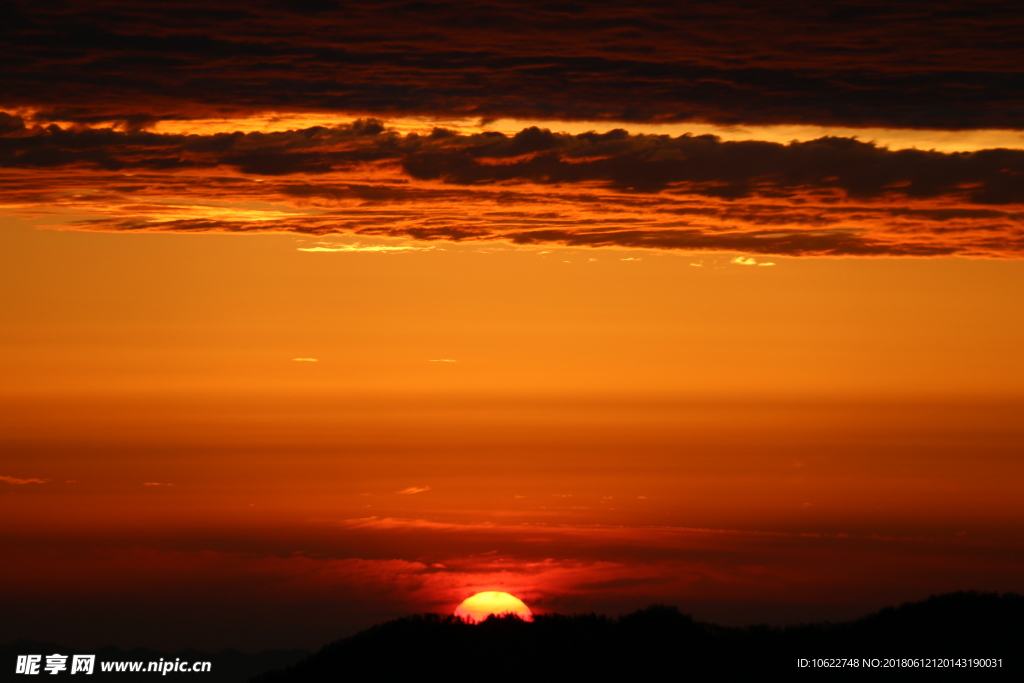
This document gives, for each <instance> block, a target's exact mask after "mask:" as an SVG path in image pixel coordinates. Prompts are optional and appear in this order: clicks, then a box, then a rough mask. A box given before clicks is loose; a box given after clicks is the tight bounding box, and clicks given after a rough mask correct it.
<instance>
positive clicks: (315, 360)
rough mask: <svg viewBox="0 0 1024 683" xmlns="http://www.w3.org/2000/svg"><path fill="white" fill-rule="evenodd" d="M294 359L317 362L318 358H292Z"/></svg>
mask: <svg viewBox="0 0 1024 683" xmlns="http://www.w3.org/2000/svg"><path fill="white" fill-rule="evenodd" d="M292 360H294V361H299V362H305V363H319V362H320V359H319V358H292Z"/></svg>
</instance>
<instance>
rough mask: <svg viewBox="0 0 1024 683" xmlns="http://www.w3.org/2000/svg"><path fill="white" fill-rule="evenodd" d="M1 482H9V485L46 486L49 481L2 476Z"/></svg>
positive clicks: (0, 476) (0, 477)
mask: <svg viewBox="0 0 1024 683" xmlns="http://www.w3.org/2000/svg"><path fill="white" fill-rule="evenodd" d="M0 481H3V482H7V483H8V484H18V485H21V484H45V483H47V482H48V481H50V480H49V479H19V478H18V477H8V476H4V475H0Z"/></svg>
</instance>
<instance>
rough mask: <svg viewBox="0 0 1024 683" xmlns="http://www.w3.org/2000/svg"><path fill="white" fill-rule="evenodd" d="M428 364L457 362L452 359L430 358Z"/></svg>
mask: <svg viewBox="0 0 1024 683" xmlns="http://www.w3.org/2000/svg"><path fill="white" fill-rule="evenodd" d="M427 362H428V363H458V362H459V361H457V360H455V359H453V358H431V359H430V360H428V361H427Z"/></svg>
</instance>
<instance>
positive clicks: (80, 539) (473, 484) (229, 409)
mask: <svg viewBox="0 0 1024 683" xmlns="http://www.w3.org/2000/svg"><path fill="white" fill-rule="evenodd" d="M67 225H68V223H67V218H66V217H50V218H34V219H26V218H22V217H19V216H18V215H15V214H13V213H12V215H10V216H9V217H8V218H6V219H5V223H4V229H3V231H2V233H0V239H2V240H3V251H4V253H5V254H7V255H8V262H9V263H10V267H8V268H6V269H5V270H4V271H3V273H2V274H0V278H2V279H3V282H2V288H3V291H5V292H6V293H7V296H6V297H5V298H4V299H3V302H2V306H3V311H2V318H3V320H4V327H3V330H4V334H3V337H2V343H3V347H4V348H3V354H2V360H0V363H2V365H3V374H4V377H5V381H4V384H3V390H2V394H0V403H2V407H3V410H2V411H0V421H2V423H3V429H2V433H3V435H4V437H3V441H4V444H3V446H4V451H5V453H6V455H5V457H4V460H3V465H4V467H3V470H2V471H0V475H3V477H2V478H0V487H2V494H3V495H2V496H0V508H2V513H0V514H2V515H3V517H4V518H5V519H9V520H14V522H15V523H14V524H13V525H11V526H9V527H8V528H7V530H6V531H5V532H4V534H5V536H4V538H5V544H6V546H7V547H8V549H9V552H8V553H6V554H7V556H8V557H9V558H11V561H9V562H7V563H5V564H4V565H3V569H2V571H3V579H4V583H5V585H7V586H10V587H13V590H14V591H15V594H16V595H17V596H18V597H17V599H16V600H14V602H13V603H12V604H13V607H12V609H13V610H14V613H16V614H18V615H19V616H18V619H17V620H16V622H9V623H8V625H7V626H5V627H4V628H5V629H7V630H6V631H4V632H3V635H2V636H0V637H6V638H12V637H28V636H31V635H33V634H35V635H36V636H37V637H47V638H51V639H55V640H59V641H62V642H73V643H89V644H92V645H99V644H101V643H106V642H118V643H120V644H124V645H131V644H149V645H165V646H168V647H172V646H186V645H205V646H208V647H223V646H226V645H238V644H242V645H244V646H246V647H249V648H254V647H263V646H281V647H284V646H293V645H294V646H306V647H315V646H317V645H318V644H319V643H321V642H324V641H326V640H328V639H330V638H333V637H337V636H338V635H343V634H344V633H347V632H351V631H352V630H353V629H355V628H358V627H361V626H366V625H368V624H370V623H373V622H374V621H377V620H380V619H383V618H388V617H391V616H398V615H401V614H405V613H408V612H413V611H423V610H432V611H448V610H451V609H454V606H455V605H457V604H458V603H459V602H460V601H461V600H462V599H463V598H465V597H467V596H468V595H470V594H472V593H473V592H476V591H480V590H507V591H509V592H512V593H514V594H516V595H519V596H520V597H522V598H523V599H524V600H526V601H527V603H528V604H529V605H530V606H531V608H533V609H534V610H535V611H540V612H543V611H551V610H558V611H565V612H571V611H583V610H587V611H589V610H597V611H609V612H612V613H615V612H617V611H630V610H632V609H636V608H638V607H641V606H644V605H646V604H649V603H651V602H671V603H674V604H679V605H680V606H681V608H682V609H684V611H691V612H693V613H694V614H695V616H697V617H698V618H703V619H709V620H716V621H720V622H723V623H747V622H750V621H755V620H764V621H774V622H787V621H789V622H791V621H797V620H806V619H824V618H828V619H837V618H850V617H854V616H858V615H860V614H862V613H864V612H866V611H867V610H869V609H874V608H877V607H880V606H882V605H884V604H888V603H892V602H898V601H901V600H909V599H918V598H922V597H925V596H926V595H927V594H928V593H930V592H941V591H946V590H958V589H964V588H976V589H987V590H1021V588H1022V586H1021V583H1020V578H1019V577H1020V575H1021V574H1020V571H1019V570H1020V551H1021V543H1022V538H1021V535H1020V531H1019V530H1020V528H1021V522H1022V521H1024V519H1022V509H1021V506H1020V503H1019V501H1020V500H1021V499H1022V494H1024V491H1022V485H1021V482H1022V481H1024V477H1022V474H1024V472H1022V471H1021V467H1022V465H1021V462H1020V459H1019V449H1020V444H1021V440H1022V437H1024V434H1022V432H1021V430H1022V427H1021V424H1022V423H1021V421H1020V419H1019V416H1020V410H1021V407H1022V400H1024V397H1022V396H1021V395H1020V387H1021V385H1022V384H1021V381H1022V379H1024V378H1022V372H1024V361H1022V360H1021V356H1020V354H1019V349H1020V348H1021V344H1022V341H1024V340H1022V338H1021V337H1022V333H1024V323H1022V322H1021V316H1019V315H1016V314H1015V312H1016V311H1017V309H1018V308H1019V304H1018V302H1019V301H1021V300H1022V295H1024V292H1022V291H1021V289H1022V285H1021V283H1022V279H1021V268H1022V267H1024V266H1022V264H1021V262H1020V261H1016V260H992V259H974V260H971V259H905V258H904V259H891V258H890V259H863V258H861V259H838V258H787V257H762V256H756V257H749V256H743V255H742V254H735V253H733V254H730V253H710V254H708V253H705V254H693V253H685V252H683V253H673V252H665V251H656V250H643V249H616V248H597V249H593V248H577V249H572V248H561V247H540V246H513V245H510V244H507V243H500V242H498V243H493V244H483V245H482V244H475V243H468V244H457V243H451V242H415V241H402V240H394V239H392V240H386V239H381V238H375V239H374V238H359V239H355V238H352V237H344V236H333V237H328V238H315V237H314V238H310V237H304V236H296V235H288V234H256V235H223V234H204V235H195V234H192V235H190V234H173V233H169V234H168V233H163V234H152V233H143V234H117V233H109V232H93V231H74V230H71V231H69V230H66V229H56V230H55V229H53V228H64V227H66V226H67ZM321 243H325V244H327V245H328V246H330V247H331V248H333V249H347V251H346V250H342V251H319V252H315V251H303V249H309V248H310V245H316V244H321ZM345 245H348V246H345ZM352 245H359V247H360V248H365V247H373V246H377V247H380V246H386V247H389V248H391V249H390V250H383V251H379V250H378V251H360V250H358V249H357V248H356V247H355V246H352ZM395 247H398V248H397V249H396V248H395ZM751 258H752V259H753V260H754V261H756V262H759V263H773V264H774V265H772V266H769V267H763V266H759V265H754V264H749V263H747V262H746V259H751ZM737 259H741V260H739V261H737ZM694 264H696V266H695V265H694ZM300 358H305V359H316V360H315V361H310V360H295V359H300ZM254 595H258V596H260V597H259V600H260V603H261V605H262V606H263V609H264V611H263V612H262V614H263V616H259V615H256V616H254V615H253V610H252V608H251V606H247V605H250V604H251V602H252V600H253V596H254ZM195 601H198V602H199V603H201V604H202V605H204V607H202V608H198V609H199V611H200V612H201V613H203V614H207V613H209V615H210V616H209V617H204V619H203V623H198V622H197V620H196V618H195V617H194V610H195V609H197V608H195V607H192V605H193V603H194V602H195ZM186 606H188V607H187V608H186ZM138 609H142V610H149V611H158V612H160V613H163V614H166V618H164V619H161V620H158V621H155V622H154V621H148V622H146V623H145V624H141V625H140V624H139V623H137V622H136V621H135V620H133V619H132V618H130V615H131V614H133V613H134V611H135V610H138ZM61 610H70V614H72V617H70V618H67V619H62V620H58V619H56V618H55V615H56V614H58V613H61ZM100 613H102V615H103V618H102V619H101V621H100V622H99V623H100V624H101V625H100V627H98V630H95V631H94V633H95V635H92V636H88V637H87V636H85V635H84V631H83V628H84V624H85V623H86V622H89V620H90V619H92V618H93V617H92V616H90V615H95V614H100ZM214 615H219V616H214ZM90 623H91V622H90ZM296 623H301V626H295V624H296ZM12 624H13V625H12ZM281 624H288V627H287V628H282V627H281ZM90 628H92V626H90ZM15 631H16V632H15Z"/></svg>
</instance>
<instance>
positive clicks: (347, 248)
mask: <svg viewBox="0 0 1024 683" xmlns="http://www.w3.org/2000/svg"><path fill="white" fill-rule="evenodd" d="M433 249H434V247H433V246H427V247H413V246H392V245H387V244H339V245H333V246H316V247H299V248H298V250H299V251H309V252H329V253H353V252H367V253H374V252H376V253H384V254H386V253H389V252H402V251H431V250H433Z"/></svg>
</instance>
